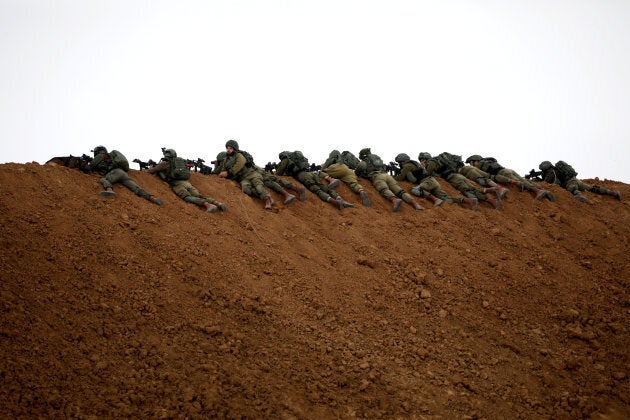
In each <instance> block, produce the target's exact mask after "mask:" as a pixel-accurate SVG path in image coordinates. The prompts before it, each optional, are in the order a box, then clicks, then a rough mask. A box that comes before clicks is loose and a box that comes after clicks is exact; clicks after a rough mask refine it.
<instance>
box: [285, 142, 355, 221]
mask: <svg viewBox="0 0 630 420" xmlns="http://www.w3.org/2000/svg"><path fill="white" fill-rule="evenodd" d="M278 158H279V159H280V163H279V164H278V169H276V174H277V175H280V176H282V175H289V176H292V177H293V178H295V179H296V180H298V181H300V182H301V183H302V184H304V186H306V188H308V189H309V190H310V191H311V192H312V193H314V194H315V195H317V196H318V197H319V199H320V200H322V201H325V202H327V203H331V204H332V205H333V206H335V207H338V208H339V210H343V209H344V208H346V207H354V205H352V204H350V203H348V202H346V201H344V199H343V198H341V196H340V195H339V194H338V193H337V192H336V191H335V190H333V189H330V187H328V188H327V187H326V186H325V185H324V184H323V183H322V181H321V180H320V179H319V176H318V175H316V174H315V173H314V172H311V171H310V170H309V168H310V164H309V163H308V159H306V157H304V155H303V154H302V152H300V151H297V150H296V151H295V152H288V151H284V152H280V153H279V154H278Z"/></svg>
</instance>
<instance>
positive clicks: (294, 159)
mask: <svg viewBox="0 0 630 420" xmlns="http://www.w3.org/2000/svg"><path fill="white" fill-rule="evenodd" d="M289 160H290V161H291V170H292V172H293V173H294V174H298V173H300V172H303V171H308V170H309V168H310V166H311V165H310V164H309V163H308V159H306V157H305V156H304V155H303V154H302V152H300V151H299V150H296V151H295V152H293V153H291V154H290V155H289Z"/></svg>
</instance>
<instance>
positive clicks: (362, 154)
mask: <svg viewBox="0 0 630 420" xmlns="http://www.w3.org/2000/svg"><path fill="white" fill-rule="evenodd" d="M371 154H372V150H370V148H369V147H366V148H365V149H361V151H360V152H359V159H365V158H366V157H367V156H368V155H371Z"/></svg>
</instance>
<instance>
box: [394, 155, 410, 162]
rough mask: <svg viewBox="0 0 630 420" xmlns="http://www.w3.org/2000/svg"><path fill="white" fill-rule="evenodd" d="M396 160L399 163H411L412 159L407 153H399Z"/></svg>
mask: <svg viewBox="0 0 630 420" xmlns="http://www.w3.org/2000/svg"><path fill="white" fill-rule="evenodd" d="M395 160H396V162H398V163H405V162H409V161H410V160H411V158H410V157H409V155H408V154H407V153H399V154H398V155H396V159H395Z"/></svg>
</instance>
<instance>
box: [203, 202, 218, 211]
mask: <svg viewBox="0 0 630 420" xmlns="http://www.w3.org/2000/svg"><path fill="white" fill-rule="evenodd" d="M203 206H204V207H205V208H206V211H207V212H208V213H214V212H215V211H217V206H215V205H214V204H210V203H208V202H205V203H203Z"/></svg>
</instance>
